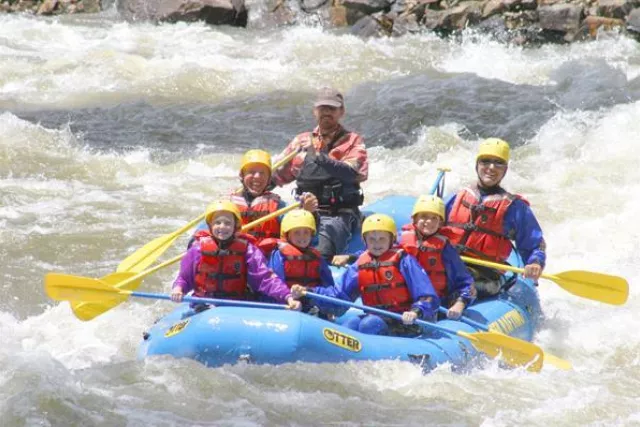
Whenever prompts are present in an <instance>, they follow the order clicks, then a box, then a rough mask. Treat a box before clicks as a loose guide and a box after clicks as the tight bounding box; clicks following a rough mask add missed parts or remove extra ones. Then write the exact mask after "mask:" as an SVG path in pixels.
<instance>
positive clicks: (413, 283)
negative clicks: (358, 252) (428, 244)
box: [317, 254, 440, 319]
mask: <svg viewBox="0 0 640 427" xmlns="http://www.w3.org/2000/svg"><path fill="white" fill-rule="evenodd" d="M400 273H401V274H402V276H403V277H404V278H405V280H406V281H407V286H408V287H409V292H410V293H411V296H412V298H413V301H414V303H413V305H412V306H411V308H412V309H413V308H417V309H419V310H420V315H419V317H420V318H422V319H432V318H433V316H434V315H435V314H436V313H437V311H438V306H439V305H440V299H439V298H438V295H437V294H436V292H435V290H434V289H433V286H432V285H431V280H429V276H427V273H425V272H424V270H423V269H422V267H420V264H418V260H416V259H415V258H414V257H413V256H411V255H409V254H407V255H405V256H404V257H403V258H402V260H401V261H400ZM317 292H318V293H319V294H322V295H327V296H330V297H334V298H340V299H342V300H345V301H355V300H356V299H358V297H359V296H360V286H359V284H358V267H357V263H354V264H352V265H350V266H349V267H348V268H347V271H346V272H345V273H344V274H343V275H342V280H341V283H339V284H338V285H337V287H336V288H333V289H331V288H324V289H320V288H317ZM421 297H431V298H432V300H431V301H419V299H420V298H421Z"/></svg>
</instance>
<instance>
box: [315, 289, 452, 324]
mask: <svg viewBox="0 0 640 427" xmlns="http://www.w3.org/2000/svg"><path fill="white" fill-rule="evenodd" d="M305 295H306V296H308V297H310V298H313V299H316V300H319V301H324V302H328V303H331V304H335V305H341V306H343V307H351V308H358V309H360V310H362V311H365V312H369V313H374V314H379V315H381V316H386V317H390V318H392V319H396V320H402V315H400V314H398V313H393V312H391V311H386V310H380V309H379V308H375V307H368V306H366V305H360V304H356V303H353V302H349V301H344V300H341V299H338V298H331V297H327V296H324V295H320V294H316V293H313V292H309V291H307V292H306V293H305ZM415 323H416V324H417V325H420V326H426V327H428V328H431V329H436V330H438V331H442V332H446V333H448V334H453V335H458V331H454V330H453V329H449V328H445V327H444V326H439V325H436V324H434V323H431V322H426V321H424V320H420V319H416V321H415Z"/></svg>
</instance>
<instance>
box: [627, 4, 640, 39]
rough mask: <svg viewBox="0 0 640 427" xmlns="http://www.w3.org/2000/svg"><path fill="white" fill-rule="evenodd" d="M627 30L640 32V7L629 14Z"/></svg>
mask: <svg viewBox="0 0 640 427" xmlns="http://www.w3.org/2000/svg"><path fill="white" fill-rule="evenodd" d="M627 31H630V32H631V33H635V34H640V9H633V10H632V11H631V13H630V14H629V16H627Z"/></svg>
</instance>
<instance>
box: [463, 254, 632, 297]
mask: <svg viewBox="0 0 640 427" xmlns="http://www.w3.org/2000/svg"><path fill="white" fill-rule="evenodd" d="M460 258H461V259H462V261H464V262H466V263H468V264H476V265H483V266H485V267H491V268H495V269H496V270H503V271H513V272H515V273H524V268H519V267H512V266H510V265H504V264H498V263H495V262H490V261H484V260H480V259H476V258H470V257H466V256H461V257H460ZM540 277H542V278H544V279H548V280H552V281H554V282H555V283H556V284H557V285H558V286H560V287H561V288H562V289H564V290H565V291H567V292H570V293H572V294H574V295H577V296H579V297H583V298H587V299H591V300H594V301H600V302H604V303H607V304H613V305H622V304H624V303H625V302H626V301H627V298H628V297H629V283H627V281H626V280H625V279H624V278H622V277H619V276H612V275H610V274H603V273H594V272H593V271H581V270H575V271H565V272H562V273H558V274H555V275H552V274H542V275H541V276H540Z"/></svg>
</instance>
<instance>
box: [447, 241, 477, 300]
mask: <svg viewBox="0 0 640 427" xmlns="http://www.w3.org/2000/svg"><path fill="white" fill-rule="evenodd" d="M442 262H443V263H444V271H445V274H446V275H447V289H448V291H449V294H452V293H455V292H458V293H459V294H460V297H461V298H462V299H463V300H464V304H465V305H466V306H468V305H469V304H471V303H472V302H473V300H474V299H475V298H474V297H473V294H472V286H473V277H472V276H471V273H469V270H467V266H466V265H465V264H464V262H462V259H461V258H460V255H458V252H457V251H456V250H455V249H454V248H453V246H451V244H449V243H447V244H446V245H445V246H444V249H443V250H442Z"/></svg>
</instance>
